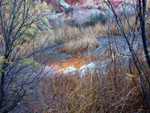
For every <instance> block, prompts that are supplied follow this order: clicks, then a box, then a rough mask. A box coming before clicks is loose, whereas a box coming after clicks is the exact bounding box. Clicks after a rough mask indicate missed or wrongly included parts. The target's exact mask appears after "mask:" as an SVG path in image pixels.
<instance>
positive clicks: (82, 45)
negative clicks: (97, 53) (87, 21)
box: [51, 24, 108, 52]
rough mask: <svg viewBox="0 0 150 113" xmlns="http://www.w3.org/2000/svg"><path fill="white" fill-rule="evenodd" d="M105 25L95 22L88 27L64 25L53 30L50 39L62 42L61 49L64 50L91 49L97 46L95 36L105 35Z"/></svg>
mask: <svg viewBox="0 0 150 113" xmlns="http://www.w3.org/2000/svg"><path fill="white" fill-rule="evenodd" d="M107 31H108V30H107V25H103V24H97V25H95V26H90V27H86V28H83V27H70V26H67V25H65V26H64V27H62V28H59V29H58V30H56V31H55V34H54V37H51V39H52V40H53V41H54V42H55V43H60V42H63V43H64V48H63V50H64V51H66V52H75V51H82V50H84V49H88V50H89V49H93V48H96V47H97V46H98V41H97V38H98V37H100V36H106V35H107V33H108V32H107Z"/></svg>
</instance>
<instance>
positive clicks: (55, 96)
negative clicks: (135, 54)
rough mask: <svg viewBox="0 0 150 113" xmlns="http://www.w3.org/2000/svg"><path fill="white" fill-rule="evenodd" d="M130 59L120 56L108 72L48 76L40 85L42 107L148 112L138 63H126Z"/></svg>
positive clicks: (83, 112) (52, 110)
mask: <svg viewBox="0 0 150 113" xmlns="http://www.w3.org/2000/svg"><path fill="white" fill-rule="evenodd" d="M110 57H111V55H110ZM126 60H127V59H126V58H122V59H121V62H120V59H119V58H118V57H117V56H116V59H113V60H112V61H111V62H110V63H109V64H108V65H107V67H106V68H107V69H106V70H107V71H106V73H105V75H99V76H97V75H96V72H95V73H94V74H92V75H91V74H90V73H89V74H87V75H86V76H84V77H82V78H81V77H80V76H79V75H78V74H76V75H71V74H70V75H69V74H68V75H67V76H66V75H60V76H59V77H58V76H53V77H51V78H50V79H47V78H46V79H45V80H43V83H42V84H43V85H42V86H41V87H40V89H41V95H42V98H43V100H42V102H41V103H42V104H43V108H42V109H43V110H44V112H50V113H55V112H67V113H77V112H79V113H97V112H99V113H104V112H107V113H119V112H147V111H148V108H147V106H146V104H145V101H144V99H143V94H142V93H141V92H142V91H141V88H140V81H139V75H138V71H137V69H136V67H135V66H134V65H131V67H129V66H128V64H126V65H125V62H126ZM143 63H145V62H144V61H143ZM146 67H147V66H146ZM146 67H144V68H146ZM130 68H131V70H132V73H131V71H130ZM99 73H101V72H100V70H99ZM133 78H134V80H135V81H136V83H137V85H135V84H134V82H133V81H132V79H133Z"/></svg>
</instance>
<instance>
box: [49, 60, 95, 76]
mask: <svg viewBox="0 0 150 113" xmlns="http://www.w3.org/2000/svg"><path fill="white" fill-rule="evenodd" d="M95 60H97V58H96V57H90V58H66V59H65V61H59V62H55V63H52V64H51V65H50V67H51V68H53V69H54V70H55V72H56V73H61V72H63V71H65V70H67V69H68V68H69V67H71V66H74V67H75V68H77V69H79V68H80V67H82V66H84V65H86V64H89V63H90V62H91V61H95Z"/></svg>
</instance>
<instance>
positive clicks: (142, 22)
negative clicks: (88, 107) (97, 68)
mask: <svg viewBox="0 0 150 113" xmlns="http://www.w3.org/2000/svg"><path fill="white" fill-rule="evenodd" d="M106 3H107V5H108V7H109V8H110V10H111V11H112V13H113V15H114V20H115V22H116V29H117V31H118V33H119V35H120V36H122V37H123V38H124V39H125V40H126V42H127V45H128V47H129V50H130V53H131V58H132V60H133V62H134V65H135V66H136V68H137V70H138V73H139V78H140V85H138V83H137V81H136V80H135V79H134V77H132V80H133V82H134V84H135V86H137V87H139V88H140V89H141V90H139V93H140V94H142V95H143V98H144V100H145V104H146V105H147V107H148V109H150V75H149V72H150V71H149V70H150V55H149V50H148V47H149V45H148V44H149V43H148V41H149V37H148V35H147V32H149V31H146V25H147V21H148V20H149V16H150V15H149V12H148V10H147V9H148V8H147V6H148V3H147V0H137V1H135V2H133V4H134V5H133V9H134V10H131V11H132V12H134V14H133V15H130V14H129V13H130V12H129V11H128V8H129V7H128V4H129V3H127V4H126V5H124V6H123V14H122V15H121V16H120V15H118V13H117V11H116V10H115V8H114V7H113V5H112V4H111V2H110V0H108V1H107V2H106ZM131 6H132V5H131ZM131 17H133V18H134V21H132V22H130V21H131ZM125 24H126V25H125ZM126 29H128V30H126ZM147 30H148V29H147ZM111 35H112V34H111ZM137 38H141V39H142V45H143V47H142V49H143V51H144V58H143V59H142V60H141V59H140V56H138V55H137V52H136V51H135V50H134V40H135V39H137ZM139 51H140V50H139ZM144 59H145V60H146V61H147V63H144V64H143V63H142V62H141V61H143V60H144ZM145 66H146V67H149V68H145ZM130 73H131V74H132V73H133V71H132V69H131V71H130Z"/></svg>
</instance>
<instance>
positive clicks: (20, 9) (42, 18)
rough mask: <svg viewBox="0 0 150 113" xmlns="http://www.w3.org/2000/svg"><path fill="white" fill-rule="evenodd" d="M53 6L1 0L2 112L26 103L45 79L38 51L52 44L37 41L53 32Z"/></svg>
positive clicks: (0, 90) (30, 1)
mask: <svg viewBox="0 0 150 113" xmlns="http://www.w3.org/2000/svg"><path fill="white" fill-rule="evenodd" d="M49 10H50V9H49V7H48V6H47V4H45V3H43V4H41V1H40V0H36V1H34V0H0V112H4V113H7V112H9V111H11V110H13V109H14V108H16V107H19V105H21V104H23V103H24V97H25V96H28V93H29V88H31V87H34V86H35V85H36V84H37V83H38V82H39V80H40V79H41V77H40V75H41V73H42V71H43V66H42V65H40V64H38V63H37V62H36V61H35V60H34V55H35V54H36V53H38V52H40V51H42V50H45V49H47V48H48V47H47V46H45V45H44V42H43V44H40V48H38V47H37V44H38V43H35V42H36V40H38V39H39V38H41V37H42V35H43V32H44V31H49V32H50V24H49V22H48V19H47V17H46V14H47V12H48V11H49ZM38 45H39V44H38Z"/></svg>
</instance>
